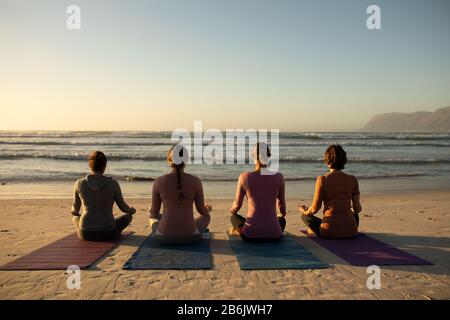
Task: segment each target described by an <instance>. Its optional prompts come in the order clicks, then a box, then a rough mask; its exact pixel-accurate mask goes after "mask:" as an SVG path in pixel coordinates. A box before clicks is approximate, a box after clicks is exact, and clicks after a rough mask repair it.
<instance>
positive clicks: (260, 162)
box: [230, 142, 286, 241]
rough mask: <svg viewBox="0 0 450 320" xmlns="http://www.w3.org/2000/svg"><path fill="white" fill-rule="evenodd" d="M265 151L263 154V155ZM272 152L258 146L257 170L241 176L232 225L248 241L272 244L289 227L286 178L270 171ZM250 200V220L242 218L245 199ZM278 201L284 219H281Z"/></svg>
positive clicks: (255, 156) (248, 215) (232, 209)
mask: <svg viewBox="0 0 450 320" xmlns="http://www.w3.org/2000/svg"><path fill="white" fill-rule="evenodd" d="M260 150H262V152H260ZM269 157H270V149H269V147H268V145H267V144H266V143H263V142H260V143H257V144H256V146H255V148H254V150H253V158H254V162H255V165H256V170H255V171H252V172H245V173H242V174H241V175H240V176H239V181H238V184H237V189H236V197H235V200H234V203H233V207H232V208H231V209H230V212H231V214H232V215H231V224H232V226H233V228H234V229H235V230H236V231H238V232H239V234H240V235H241V237H242V238H243V239H244V240H250V241H270V240H278V239H280V238H281V236H282V233H283V231H284V228H285V227H286V219H285V216H286V201H285V196H284V178H283V175H282V174H281V173H279V172H276V173H275V172H261V171H262V169H263V170H264V171H266V170H267V171H268V169H267V168H266V167H267V165H268V163H269ZM245 196H247V199H248V212H247V217H246V218H244V217H242V216H240V215H239V214H238V212H239V210H240V209H241V207H242V202H243V200H244V197H245ZM277 200H278V209H279V210H280V214H281V215H280V216H279V217H278V216H277V210H276V206H277Z"/></svg>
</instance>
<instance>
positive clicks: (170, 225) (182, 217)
mask: <svg viewBox="0 0 450 320" xmlns="http://www.w3.org/2000/svg"><path fill="white" fill-rule="evenodd" d="M187 159H189V156H188V151H187V149H186V148H185V147H184V146H182V145H181V144H176V145H174V146H173V147H172V148H170V150H169V152H168V153H167V163H168V164H169V166H170V167H171V168H172V172H171V173H168V174H165V175H163V176H161V177H159V178H157V179H156V180H155V181H154V183H153V191H152V206H151V207H150V210H149V211H150V226H151V228H152V232H153V234H154V236H155V239H156V240H157V241H158V242H159V243H161V244H173V245H177V244H189V243H193V242H196V241H198V240H201V239H202V233H203V232H205V231H206V230H207V227H208V225H209V222H210V221H211V216H210V211H211V210H212V207H211V205H205V201H204V196H203V186H202V182H201V181H200V179H199V178H197V177H195V176H193V175H191V174H188V173H186V172H185V171H184V169H185V166H186V162H187ZM161 204H162V205H163V213H162V214H161V213H160V210H161ZM193 204H195V207H196V209H197V211H198V213H199V214H200V216H199V217H197V218H196V219H194V211H193Z"/></svg>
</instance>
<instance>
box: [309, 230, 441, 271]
mask: <svg viewBox="0 0 450 320" xmlns="http://www.w3.org/2000/svg"><path fill="white" fill-rule="evenodd" d="M302 232H303V233H304V234H306V235H307V233H306V231H305V230H302ZM308 237H309V238H310V239H312V240H314V241H315V242H316V243H318V244H319V245H321V246H322V247H324V248H325V249H327V250H328V251H331V252H332V253H333V254H335V255H336V256H338V257H339V258H341V259H343V260H345V261H347V262H348V263H349V264H351V265H354V266H371V265H378V266H388V265H389V266H405V265H432V263H431V262H429V261H426V260H424V259H421V258H419V257H416V256H414V255H412V254H410V253H408V252H405V251H403V250H400V249H398V248H395V247H393V246H391V245H389V244H387V243H384V242H382V241H379V240H376V239H374V238H371V237H369V236H368V235H366V234H359V235H358V236H357V237H356V238H353V239H343V240H329V239H324V238H319V237H310V236H308Z"/></svg>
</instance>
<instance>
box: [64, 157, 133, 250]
mask: <svg viewBox="0 0 450 320" xmlns="http://www.w3.org/2000/svg"><path fill="white" fill-rule="evenodd" d="M106 162H107V159H106V156H105V154H104V153H103V152H100V151H95V152H93V153H92V154H91V155H90V156H89V167H90V169H91V174H89V175H87V176H86V177H85V178H82V179H79V180H77V182H75V185H74V187H73V205H72V214H73V215H74V217H73V223H74V225H75V228H76V230H77V233H78V237H79V238H80V239H82V240H91V241H103V240H110V239H114V238H117V237H119V236H120V233H121V232H122V230H123V229H125V228H126V227H127V226H128V225H129V224H130V223H131V220H132V219H133V217H132V215H133V214H134V213H135V212H136V209H134V208H133V207H130V206H128V205H127V203H126V202H125V201H124V200H123V197H122V192H121V190H120V186H119V183H118V182H117V181H116V180H114V179H112V178H110V177H105V176H104V175H103V173H104V172H105V169H106ZM114 202H116V204H117V206H118V207H119V209H120V210H122V212H125V214H124V215H122V216H120V217H118V218H114V215H113V205H114ZM81 207H82V213H81V215H80V209H81Z"/></svg>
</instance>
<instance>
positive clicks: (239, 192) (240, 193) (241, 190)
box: [230, 174, 245, 214]
mask: <svg viewBox="0 0 450 320" xmlns="http://www.w3.org/2000/svg"><path fill="white" fill-rule="evenodd" d="M244 197H245V183H244V178H243V176H242V174H241V175H240V176H239V180H238V183H237V187H236V195H235V197H234V202H233V206H232V207H231V209H230V213H232V214H236V213H238V212H239V210H240V209H241V207H242V203H243V202H244Z"/></svg>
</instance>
